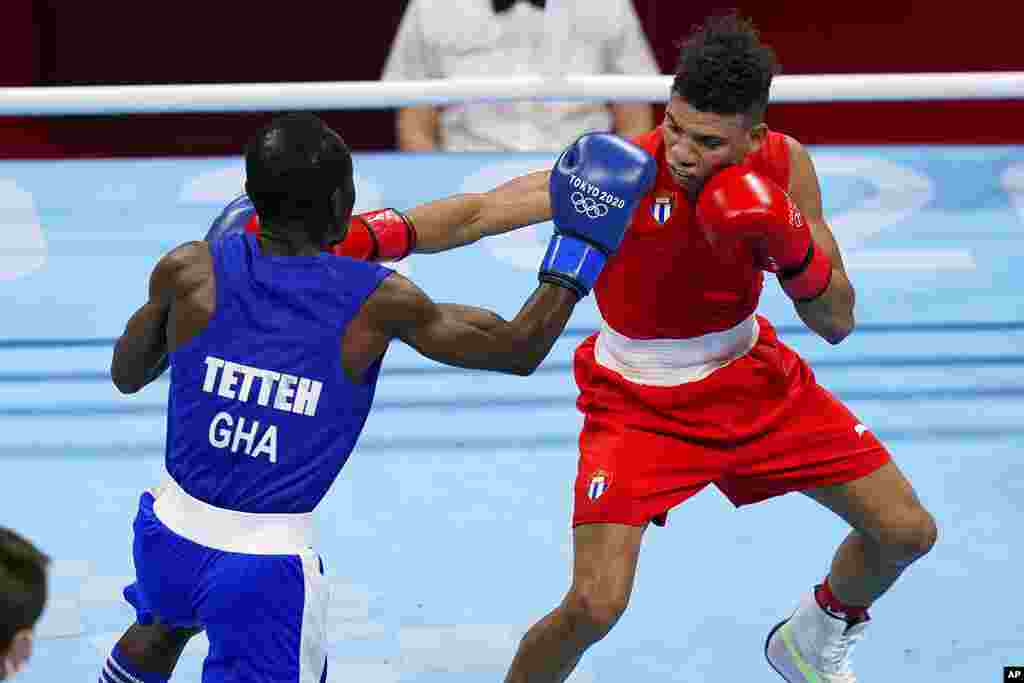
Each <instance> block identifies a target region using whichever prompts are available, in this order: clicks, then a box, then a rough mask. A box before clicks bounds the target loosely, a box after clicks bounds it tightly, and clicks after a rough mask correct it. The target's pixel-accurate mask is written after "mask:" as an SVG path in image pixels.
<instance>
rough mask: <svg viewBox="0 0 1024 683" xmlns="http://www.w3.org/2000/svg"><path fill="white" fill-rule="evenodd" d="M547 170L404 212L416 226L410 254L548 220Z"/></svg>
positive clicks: (454, 246)
mask: <svg viewBox="0 0 1024 683" xmlns="http://www.w3.org/2000/svg"><path fill="white" fill-rule="evenodd" d="M550 175H551V173H550V171H537V172H535V173H529V174H527V175H524V176H520V177H518V178H515V179H513V180H510V181H509V182H507V183H504V184H503V185H499V186H498V187H496V188H494V189H493V190H491V191H490V192H481V193H467V194H459V195H455V196H452V197H448V198H446V199H441V200H438V201H435V202H430V203H428V204H422V205H420V206H417V207H415V208H413V209H410V210H409V211H407V212H406V216H407V217H408V218H409V220H410V221H412V223H413V225H415V226H416V247H415V249H414V250H413V251H414V253H421V254H432V253H436V252H439V251H446V250H448V249H455V248H456V247H461V246H464V245H466V244H472V243H473V242H476V241H477V240H479V239H480V238H482V237H487V236H490V235H500V234H502V233H505V232H509V231H511V230H515V229H516V228H521V227H523V226H526V225H533V224H535V223H542V222H544V221H547V220H551V198H550V196H549V193H548V178H549V176H550Z"/></svg>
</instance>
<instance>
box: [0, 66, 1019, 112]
mask: <svg viewBox="0 0 1024 683" xmlns="http://www.w3.org/2000/svg"><path fill="white" fill-rule="evenodd" d="M671 85H672V77H671V76H572V75H569V76H565V77H560V78H552V77H544V76H525V77H516V78H486V79H483V78H482V79H452V80H431V81H339V82H319V83H254V84H241V83H235V84H208V85H126V86H69V87H22V88H0V115H8V116H54V115H56V116H60V115H71V114H135V113H157V114H159V113H183V112H242V111H285V110H297V109H302V110H334V109H388V108H394V107H406V106H416V105H442V104H458V103H464V102H484V101H485V102H503V101H514V100H527V99H529V100H538V99H542V100H572V101H617V102H629V101H633V102H638V101H645V102H664V101H666V100H667V99H668V95H669V91H670V88H671ZM991 99H1024V71H1004V72H962V73H918V74H842V75H793V76H786V75H782V76H778V77H776V78H775V80H774V81H773V83H772V91H771V101H772V102H883V101H891V102H897V101H920V100H991Z"/></svg>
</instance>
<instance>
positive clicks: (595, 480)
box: [587, 470, 612, 500]
mask: <svg viewBox="0 0 1024 683" xmlns="http://www.w3.org/2000/svg"><path fill="white" fill-rule="evenodd" d="M611 483H612V478H611V477H610V476H609V475H608V473H607V472H604V471H603V470H598V471H597V472H594V476H592V477H590V485H589V486H588V487H587V498H589V499H590V500H597V499H598V498H600V497H601V494H602V493H604V492H605V491H607V490H608V485H609V484H611Z"/></svg>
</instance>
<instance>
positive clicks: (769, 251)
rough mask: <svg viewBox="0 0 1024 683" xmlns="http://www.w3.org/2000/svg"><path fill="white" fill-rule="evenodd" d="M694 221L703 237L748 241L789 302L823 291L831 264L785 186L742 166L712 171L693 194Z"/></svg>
mask: <svg viewBox="0 0 1024 683" xmlns="http://www.w3.org/2000/svg"><path fill="white" fill-rule="evenodd" d="M697 223H698V225H699V226H700V227H701V229H702V230H703V231H704V234H705V235H706V236H707V238H708V241H709V242H711V243H712V244H714V243H715V242H717V241H718V240H738V241H747V242H749V243H750V244H751V246H752V247H753V248H754V251H755V253H756V254H759V255H760V257H761V259H760V260H761V263H760V264H759V265H760V266H761V268H762V269H763V270H767V271H770V272H773V273H777V274H778V276H779V283H780V284H781V285H782V289H783V291H784V292H786V294H787V295H788V296H789V298H791V299H793V300H794V301H809V300H811V299H815V298H817V297H818V296H820V295H821V294H822V293H823V292H824V291H825V290H826V289H828V285H829V282H830V281H831V279H832V263H831V261H830V260H829V258H828V256H827V255H826V254H825V253H824V252H823V251H822V250H821V249H819V248H817V247H816V245H815V244H814V239H813V238H812V237H811V230H810V226H808V224H807V221H806V220H804V217H803V215H802V214H801V213H800V210H799V209H798V208H797V206H796V204H794V203H793V200H792V199H790V198H789V195H788V194H786V192H785V190H783V189H782V188H781V187H779V186H778V185H777V184H776V183H775V182H773V181H772V180H771V179H770V178H766V177H765V176H763V175H761V174H759V173H757V172H756V171H753V170H751V169H749V168H745V167H743V166H730V167H728V168H725V169H723V170H721V171H719V172H718V173H716V174H715V175H713V176H712V177H711V178H710V179H709V180H708V182H707V184H705V186H704V189H703V190H701V193H700V197H698V198H697Z"/></svg>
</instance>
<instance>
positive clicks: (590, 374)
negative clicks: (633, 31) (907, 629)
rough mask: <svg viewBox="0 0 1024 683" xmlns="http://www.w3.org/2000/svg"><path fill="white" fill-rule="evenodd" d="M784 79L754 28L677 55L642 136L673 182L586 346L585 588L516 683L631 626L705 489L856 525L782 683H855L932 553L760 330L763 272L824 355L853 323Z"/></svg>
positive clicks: (539, 631) (580, 521) (800, 375)
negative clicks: (774, 94) (869, 635)
mask: <svg viewBox="0 0 1024 683" xmlns="http://www.w3.org/2000/svg"><path fill="white" fill-rule="evenodd" d="M777 70H778V68H777V64H776V61H775V55H774V53H773V51H772V50H771V49H770V48H768V47H766V46H764V45H763V44H761V42H760V40H759V37H758V33H757V31H756V29H755V28H754V26H753V25H752V24H751V23H750V22H748V21H746V20H745V19H743V18H741V17H737V16H735V15H728V16H724V17H714V18H712V19H709V20H708V21H707V22H706V23H705V24H704V25H703V26H702V27H700V29H699V30H697V31H696V32H695V33H694V34H693V35H692V36H691V37H690V38H689V40H688V41H687V42H686V43H685V44H684V45H683V47H682V49H681V53H680V59H679V65H678V69H677V71H676V74H675V79H674V81H673V86H672V92H671V99H670V100H669V104H668V106H667V109H666V112H665V119H664V121H663V123H662V124H661V125H660V126H659V127H658V128H657V129H656V130H654V131H652V132H650V133H649V134H646V135H644V136H641V137H640V138H637V139H634V142H636V143H638V144H639V145H640V146H641V147H643V148H644V149H646V150H647V151H648V152H650V153H651V154H652V155H653V156H654V157H655V159H656V160H657V162H658V175H657V179H656V181H655V185H654V187H653V189H652V190H651V191H649V192H648V193H647V195H646V196H645V197H644V198H643V199H642V200H641V201H640V203H639V204H638V206H637V208H636V211H635V212H634V214H633V220H632V223H631V224H630V227H629V229H628V230H627V232H626V236H625V238H624V241H623V243H622V245H621V247H620V249H619V251H618V252H617V253H616V255H615V256H614V257H612V258H611V259H609V261H608V264H607V266H606V267H605V269H604V271H602V273H601V276H600V277H599V278H598V280H597V283H596V285H595V288H594V292H595V295H596V298H597V304H598V307H599V309H600V312H601V315H602V318H603V320H604V323H603V326H602V328H601V330H600V332H599V333H597V334H595V335H593V336H592V337H590V338H589V339H586V340H585V341H584V342H582V343H581V345H580V346H579V348H578V349H577V351H576V356H575V374H576V381H577V384H578V386H579V391H580V393H579V399H578V407H579V409H580V410H581V411H582V412H583V414H584V416H585V420H584V425H583V429H582V433H581V434H580V440H579V447H580V459H579V466H578V471H577V478H576V483H575V500H574V510H573V539H574V563H573V581H572V586H571V588H570V589H569V591H568V594H567V595H566V596H565V598H564V599H563V601H562V602H561V604H560V605H559V606H558V607H556V608H555V609H554V610H553V611H552V612H550V613H549V614H548V615H547V616H545V617H544V618H543V619H542V620H541V621H540V622H538V623H537V624H535V625H534V626H533V627H532V628H531V629H530V630H529V631H528V632H527V633H526V635H525V637H524V638H523V640H522V642H521V644H520V646H519V650H518V652H517V654H516V656H515V659H514V660H513V662H512V665H511V669H510V671H509V672H508V676H507V678H506V679H505V680H506V683H527V682H529V683H546V682H548V681H564V680H565V679H566V678H567V677H568V675H569V673H570V672H571V671H572V670H573V668H574V667H575V665H576V663H577V662H578V661H579V658H580V657H581V656H582V654H583V652H584V651H585V650H586V649H587V648H588V647H590V646H591V645H592V644H594V643H595V642H597V641H598V640H600V639H601V638H602V637H604V636H605V635H606V634H607V633H608V632H609V630H610V629H611V628H612V627H613V626H614V624H615V623H616V621H617V620H618V619H619V617H620V616H621V615H622V613H623V611H624V610H625V609H626V605H627V603H628V601H629V596H630V592H631V589H632V586H633V581H634V577H635V572H636V566H637V558H638V554H639V551H640V545H641V541H642V539H643V536H644V532H645V531H646V529H647V528H648V526H649V524H650V523H652V522H653V523H654V524H655V525H664V524H665V523H666V518H667V514H668V511H669V510H670V509H671V508H673V507H675V506H676V505H679V504H680V503H682V502H683V501H685V500H687V499H688V498H690V497H691V496H693V495H694V494H696V493H697V492H698V491H700V490H701V489H703V488H704V487H705V486H707V485H709V484H714V485H715V486H717V487H718V488H719V489H720V490H721V491H722V493H724V494H725V495H726V496H727V497H728V498H729V500H731V501H732V503H733V504H734V505H736V506H737V507H738V506H742V505H749V504H751V503H756V502H758V501H762V500H766V499H768V498H771V497H773V496H779V495H782V494H784V493H788V492H792V491H799V492H802V493H804V494H805V495H807V496H808V497H810V498H811V499H813V500H815V501H817V502H818V503H820V504H822V505H824V506H826V507H827V508H829V509H831V510H832V511H834V512H835V513H836V514H838V515H839V516H840V517H841V518H842V519H844V520H845V521H846V522H848V523H849V524H850V526H851V527H852V530H851V532H850V533H849V535H848V536H847V537H846V539H845V540H844V541H843V542H842V543H841V544H840V546H839V549H838V551H837V553H836V555H835V557H834V559H833V560H832V564H831V567H830V569H829V570H828V571H827V573H826V572H825V571H823V572H822V574H823V577H824V578H823V581H822V582H821V584H820V585H818V586H815V587H814V588H813V589H811V590H808V592H807V594H806V595H805V596H804V598H803V599H802V600H801V601H800V603H799V606H798V607H797V608H796V611H795V612H794V613H793V614H792V616H791V617H790V618H788V619H786V620H785V621H783V622H781V623H780V624H778V625H777V626H776V627H775V628H774V629H773V630H772V631H771V633H770V635H769V637H768V639H767V642H766V644H765V653H766V655H767V657H768V660H769V663H770V664H771V666H772V667H773V668H774V669H775V670H776V671H777V672H778V673H779V674H780V675H781V676H782V677H783V678H784V679H785V680H786V681H789V683H797V682H800V683H805V682H806V683H810V682H812V681H814V682H818V681H825V682H828V683H854V682H855V681H856V678H855V676H854V674H853V672H852V669H851V665H850V650H851V648H852V647H853V645H854V644H855V643H856V642H857V641H858V639H860V637H861V636H862V634H863V632H864V629H865V627H866V626H867V624H868V619H869V617H868V611H867V610H868V607H869V606H870V605H871V604H872V603H873V602H874V601H875V599H876V598H878V597H879V596H880V595H881V594H882V593H883V592H885V591H886V590H887V589H888V588H889V586H890V585H892V583H893V582H894V581H895V580H896V578H897V577H898V576H899V575H900V573H901V572H902V571H903V570H904V569H906V568H907V566H908V565H910V564H911V563H912V562H913V561H915V560H916V559H918V558H920V557H921V556H923V555H924V554H925V553H927V552H928V551H929V550H930V548H931V547H932V545H933V544H934V542H935V539H936V533H937V532H936V527H935V522H934V520H933V518H932V516H931V515H930V514H929V513H928V512H927V511H926V510H925V509H924V508H923V507H922V505H921V503H920V501H919V500H918V498H917V496H916V495H915V493H914V491H913V489H912V488H911V485H910V483H909V482H908V481H907V479H906V478H905V477H904V475H903V474H902V473H901V472H900V470H899V469H898V468H897V466H896V465H895V463H893V461H892V460H891V459H890V456H889V453H888V452H887V451H886V449H885V447H884V446H883V445H882V444H881V443H880V442H879V441H878V439H877V438H876V437H875V436H874V435H873V434H872V433H871V431H870V430H869V429H867V428H866V427H865V426H864V425H863V424H861V423H860V422H859V421H858V419H857V418H856V417H855V416H854V415H853V414H852V413H851V412H850V411H849V410H848V409H847V408H846V407H844V406H843V405H842V403H840V402H839V401H838V400H837V399H836V398H835V397H834V396H833V395H832V394H830V393H829V392H828V391H827V390H826V389H824V388H823V387H822V386H820V385H819V384H818V383H817V382H816V381H815V378H814V373H813V372H812V371H811V368H810V367H809V366H808V365H807V363H806V362H805V361H804V360H803V359H802V358H801V357H800V356H799V355H798V354H797V353H795V352H794V351H793V350H791V349H790V348H789V347H788V346H786V345H785V344H783V343H782V342H781V341H780V340H779V338H778V337H777V336H776V333H775V330H774V329H773V328H772V325H771V323H769V322H768V321H767V320H766V319H764V318H763V317H761V316H759V315H757V314H756V313H755V310H756V308H757V304H758V299H759V297H760V294H761V288H762V282H763V275H762V273H763V272H764V271H767V272H770V273H774V274H775V276H776V278H777V280H778V282H779V284H780V285H781V286H782V289H783V290H784V291H785V292H786V294H787V295H789V297H790V298H791V299H792V300H793V303H794V306H795V308H796V311H797V313H798V314H799V316H800V318H801V319H802V320H803V321H804V322H805V324H806V325H807V326H808V327H809V328H811V329H812V330H814V331H815V332H817V333H818V334H819V335H821V336H822V337H823V338H825V339H826V340H828V341H829V342H830V343H832V344H838V343H839V342H841V341H842V340H843V338H845V337H846V336H847V335H849V334H850V332H852V331H853V328H854V315H853V308H854V290H853V287H852V285H851V284H850V280H849V278H848V277H847V274H846V271H845V269H844V267H843V261H842V257H841V255H840V251H839V248H838V246H837V244H836V241H835V238H834V237H833V235H832V232H831V230H830V229H829V227H828V224H827V223H826V221H825V219H824V216H823V211H822V201H821V194H820V189H819V185H818V181H817V178H816V175H815V170H814V165H813V163H812V161H811V158H810V156H809V155H808V153H807V151H806V150H805V149H804V147H803V146H802V145H801V144H800V143H799V142H797V141H796V140H794V139H793V138H791V137H789V136H787V135H784V134H782V133H779V132H777V131H773V130H770V129H768V128H767V127H766V125H765V123H764V114H765V109H766V107H767V104H768V99H769V86H770V84H771V80H772V77H773V75H774V74H775V73H776V72H777ZM537 182H542V180H541V179H539V180H538V181H537ZM546 211H548V210H547V209H546V208H544V207H538V209H537V214H538V216H537V217H539V218H543V217H545V216H546V215H547V213H546ZM823 569H824V568H823ZM681 571H684V572H685V570H681ZM684 585H685V584H684ZM683 597H684V599H685V595H684V596H683Z"/></svg>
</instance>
